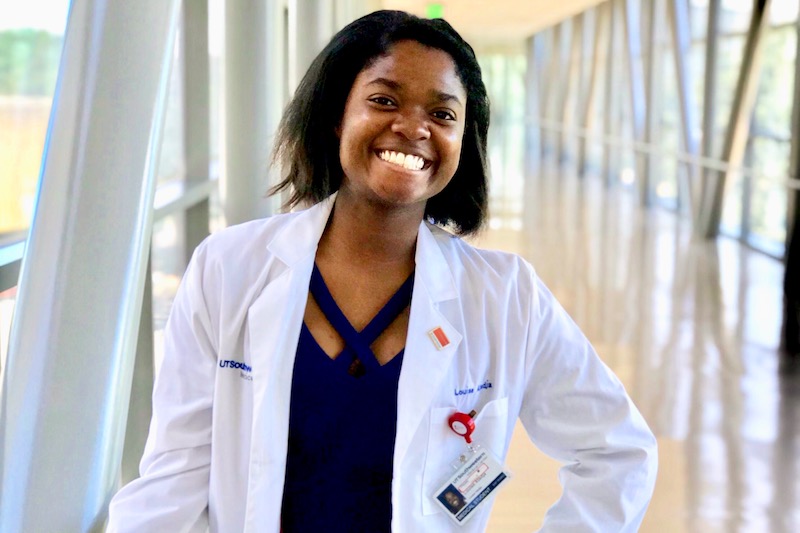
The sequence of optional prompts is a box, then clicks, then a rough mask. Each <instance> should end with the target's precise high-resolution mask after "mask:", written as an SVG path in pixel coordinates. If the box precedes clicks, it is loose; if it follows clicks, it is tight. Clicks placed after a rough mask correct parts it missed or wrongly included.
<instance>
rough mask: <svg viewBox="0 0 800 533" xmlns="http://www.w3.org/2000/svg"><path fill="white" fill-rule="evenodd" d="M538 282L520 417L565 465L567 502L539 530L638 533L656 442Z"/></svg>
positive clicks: (550, 513)
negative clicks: (636, 532)
mask: <svg viewBox="0 0 800 533" xmlns="http://www.w3.org/2000/svg"><path fill="white" fill-rule="evenodd" d="M531 275H532V276H533V284H534V291H533V294H534V296H533V298H531V300H532V301H531V316H530V329H529V338H528V353H527V354H526V357H527V361H526V393H525V397H524V399H523V403H522V408H521V410H520V418H521V420H522V422H523V424H524V426H525V428H526V429H527V431H528V435H529V436H530V438H531V440H532V441H533V442H534V444H536V446H538V447H539V448H540V449H541V450H542V451H543V452H545V453H546V454H548V455H550V456H551V457H553V458H555V459H557V460H559V461H561V462H562V463H563V465H564V466H563V467H562V468H561V471H560V474H559V478H560V481H561V484H562V486H563V493H562V495H561V498H560V499H559V500H558V502H556V504H555V505H553V506H552V507H551V508H550V509H549V510H548V511H547V514H546V515H545V519H544V523H543V525H542V528H541V530H540V531H541V532H556V531H557V532H559V533H563V532H579V531H581V532H582V531H587V532H588V531H603V532H605V531H608V532H612V531H613V532H631V533H633V532H635V531H637V530H638V527H639V524H640V523H641V521H642V519H643V517H644V513H645V510H646V509H647V505H648V503H649V501H650V497H651V496H652V493H653V487H654V485H655V479H656V470H657V461H658V459H657V450H656V440H655V437H654V436H653V434H652V433H651V432H650V429H649V428H648V427H647V424H646V423H645V421H644V419H643V418H642V416H641V414H640V413H639V411H638V410H637V409H636V407H635V406H634V405H633V403H632V402H631V400H630V398H629V397H628V395H627V394H626V392H625V390H624V388H623V386H622V384H621V383H620V382H619V380H618V379H617V378H616V376H614V375H613V374H612V373H611V371H610V370H609V369H608V367H606V366H605V364H603V363H602V362H601V361H600V359H599V358H598V357H597V354H596V353H595V352H594V350H593V349H592V347H591V345H590V344H589V341H588V340H586V338H585V337H584V336H583V334H582V333H581V332H580V330H579V329H578V327H577V326H576V325H575V323H574V322H573V321H572V319H570V317H569V316H568V315H567V313H566V312H565V311H564V309H563V308H562V307H561V305H560V304H559V303H558V302H557V301H556V300H555V298H554V297H553V296H552V294H551V293H550V291H548V290H547V288H546V287H545V286H544V284H543V283H541V281H540V280H539V279H538V278H537V277H536V276H535V274H533V272H531Z"/></svg>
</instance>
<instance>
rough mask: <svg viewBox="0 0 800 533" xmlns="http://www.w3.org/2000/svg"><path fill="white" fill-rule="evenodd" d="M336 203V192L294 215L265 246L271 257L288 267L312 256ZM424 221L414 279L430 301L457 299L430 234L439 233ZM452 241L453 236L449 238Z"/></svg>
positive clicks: (418, 242)
mask: <svg viewBox="0 0 800 533" xmlns="http://www.w3.org/2000/svg"><path fill="white" fill-rule="evenodd" d="M335 201H336V193H334V194H332V195H331V196H329V197H328V198H326V199H325V200H323V201H322V202H320V203H318V204H316V205H314V206H313V207H311V208H309V209H307V210H305V211H301V212H299V213H297V214H296V215H295V219H294V220H292V221H291V222H289V223H288V224H286V226H285V227H284V228H283V230H282V231H281V232H280V233H279V234H278V235H276V236H275V238H274V239H273V240H272V241H271V242H270V243H269V245H268V248H269V250H270V252H271V253H272V254H274V256H275V257H276V258H278V259H280V260H281V261H283V263H284V264H286V266H288V267H292V266H293V265H295V264H297V263H298V262H299V261H302V260H303V259H307V258H308V256H309V254H312V253H314V254H316V249H317V245H318V244H319V240H320V238H321V237H322V232H323V231H325V226H326V225H327V223H328V219H329V218H330V215H331V211H332V210H333V205H334V202H335ZM441 231H443V230H440V229H438V228H436V227H435V226H430V227H429V224H428V223H427V222H425V221H423V222H421V223H420V226H419V232H418V234H417V250H416V254H415V263H416V265H417V268H416V277H417V278H421V280H422V282H423V283H424V284H425V287H427V289H428V294H429V296H430V298H431V299H433V301H434V302H441V301H444V300H451V299H453V298H457V297H458V293H457V291H456V288H455V282H454V281H453V275H452V273H451V271H450V266H449V265H448V263H447V260H446V259H445V257H444V254H443V253H442V250H441V248H440V247H439V244H438V243H437V242H436V237H434V235H433V232H441ZM450 238H455V237H450Z"/></svg>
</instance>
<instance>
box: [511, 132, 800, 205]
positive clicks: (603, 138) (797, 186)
mask: <svg viewBox="0 0 800 533" xmlns="http://www.w3.org/2000/svg"><path fill="white" fill-rule="evenodd" d="M526 123H527V124H528V125H533V126H536V125H539V126H541V127H542V128H543V129H546V130H550V131H553V132H556V133H568V134H570V135H574V136H576V137H578V138H586V139H591V140H593V141H597V142H600V143H602V144H604V145H607V146H615V147H617V148H630V149H633V150H635V151H637V152H641V153H645V154H648V155H656V156H660V157H669V158H674V159H675V160H677V161H680V162H681V163H688V164H692V165H698V166H701V167H705V168H707V169H710V170H717V171H720V172H736V173H738V174H741V175H742V176H748V177H750V178H752V179H753V181H754V182H764V181H768V182H769V183H770V185H783V186H785V187H786V188H787V189H793V190H800V179H795V178H792V177H789V176H787V177H785V178H780V177H770V176H767V175H765V174H764V173H763V172H759V171H757V170H756V169H754V168H752V167H746V166H737V165H731V164H729V163H727V162H725V161H722V160H720V159H715V158H713V157H705V156H698V155H694V154H689V153H686V152H683V151H673V150H665V149H663V148H661V147H660V146H658V145H653V144H650V143H645V142H641V141H635V140H631V139H627V138H624V137H618V136H614V135H598V134H596V133H595V132H592V131H590V130H586V129H584V128H576V127H568V126H564V125H563V124H561V123H560V122H557V121H554V120H548V119H542V118H540V119H536V118H531V117H528V118H527V119H526Z"/></svg>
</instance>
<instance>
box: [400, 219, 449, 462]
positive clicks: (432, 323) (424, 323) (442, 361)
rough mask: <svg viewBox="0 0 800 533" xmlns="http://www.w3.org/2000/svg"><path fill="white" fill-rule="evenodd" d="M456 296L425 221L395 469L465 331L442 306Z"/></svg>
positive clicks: (419, 242) (402, 379) (403, 377)
mask: <svg viewBox="0 0 800 533" xmlns="http://www.w3.org/2000/svg"><path fill="white" fill-rule="evenodd" d="M457 297H458V293H457V291H456V289H455V283H454V281H453V276H452V273H451V272H450V267H449V265H448V263H447V261H446V260H445V258H444V255H443V254H442V251H441V249H440V248H439V245H438V243H437V242H436V239H435V238H434V236H433V235H432V234H431V230H430V229H429V228H428V226H427V224H425V223H423V224H422V225H421V226H420V231H419V236H418V238H417V253H416V275H415V280H414V291H413V294H412V297H411V314H410V319H409V324H408V336H407V338H406V348H405V352H404V355H403V368H402V370H401V373H400V383H399V385H398V402H397V434H396V437H395V456H394V465H395V469H399V468H400V465H401V464H402V461H403V458H404V457H405V455H406V453H407V452H408V449H409V446H410V444H411V440H412V438H413V437H414V433H415V432H416V430H417V427H418V426H419V424H420V422H421V421H422V420H425V413H426V412H427V411H428V410H429V409H430V405H431V402H432V401H433V399H434V397H435V396H436V395H437V394H439V393H440V391H441V386H442V381H443V380H444V378H445V377H446V376H447V373H448V371H449V369H450V366H451V364H452V360H453V356H454V355H455V353H456V349H457V348H458V345H459V343H460V342H461V338H462V337H461V333H460V332H459V331H458V330H457V329H456V328H455V327H454V326H453V325H452V324H451V323H450V321H449V320H448V319H447V317H446V316H445V315H444V314H443V313H442V312H441V311H440V309H439V304H440V303H441V302H444V301H446V300H452V299H455V298H457ZM437 328H441V329H440V331H438V332H437V333H439V334H440V335H439V337H440V339H442V340H444V341H445V342H442V340H439V341H438V342H437V340H435V339H434V337H436V333H434V331H435V330H437ZM441 334H444V337H441ZM442 344H444V346H442Z"/></svg>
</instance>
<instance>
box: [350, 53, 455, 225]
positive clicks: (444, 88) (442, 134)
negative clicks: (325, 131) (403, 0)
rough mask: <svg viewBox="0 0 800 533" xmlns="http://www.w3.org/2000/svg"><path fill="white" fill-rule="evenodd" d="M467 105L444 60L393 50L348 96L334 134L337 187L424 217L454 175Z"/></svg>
mask: <svg viewBox="0 0 800 533" xmlns="http://www.w3.org/2000/svg"><path fill="white" fill-rule="evenodd" d="M466 104H467V95H466V91H465V90H464V87H463V85H462V84H461V80H460V79H459V78H458V75H457V73H456V66H455V63H454V61H453V59H452V58H451V57H450V55H449V54H447V53H446V52H444V51H442V50H439V49H436V48H429V47H427V46H424V45H422V44H420V43H418V42H417V41H399V42H397V43H395V44H394V45H393V46H392V47H391V48H390V49H389V53H388V54H387V55H385V56H382V57H379V58H378V59H376V60H375V61H374V62H373V63H372V65H370V66H369V67H367V68H365V69H364V70H362V71H361V72H360V73H359V74H358V76H357V77H356V79H355V81H354V82H353V87H352V88H351V89H350V94H349V96H348V98H347V103H346V105H345V109H344V115H343V116H342V122H341V124H340V126H339V129H338V130H337V133H338V135H339V140H340V148H339V157H340V159H341V163H342V169H344V174H345V177H344V180H343V182H342V188H343V189H345V190H346V193H348V194H354V195H356V197H358V198H361V199H363V200H365V201H369V202H376V203H379V204H381V205H384V206H409V205H417V206H420V207H421V208H422V209H423V210H424V206H425V202H426V201H427V200H428V199H429V198H431V197H432V196H434V195H436V194H437V193H439V192H440V191H441V190H442V189H444V187H445V186H446V185H447V183H448V182H449V181H450V179H451V178H452V177H453V174H455V172H456V169H457V168H458V161H459V157H460V155H461V139H462V137H463V135H464V125H465V119H466Z"/></svg>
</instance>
